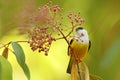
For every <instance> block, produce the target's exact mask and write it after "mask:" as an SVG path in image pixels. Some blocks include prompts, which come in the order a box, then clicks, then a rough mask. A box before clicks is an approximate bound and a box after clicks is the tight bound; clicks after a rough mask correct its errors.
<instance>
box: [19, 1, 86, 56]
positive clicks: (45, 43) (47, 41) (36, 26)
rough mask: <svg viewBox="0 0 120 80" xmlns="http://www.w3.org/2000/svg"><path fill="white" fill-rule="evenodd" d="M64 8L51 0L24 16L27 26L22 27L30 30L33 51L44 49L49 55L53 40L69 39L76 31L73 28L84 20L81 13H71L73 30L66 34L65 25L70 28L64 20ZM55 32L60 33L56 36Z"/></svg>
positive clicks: (27, 30)
mask: <svg viewBox="0 0 120 80" xmlns="http://www.w3.org/2000/svg"><path fill="white" fill-rule="evenodd" d="M62 10H63V9H62V8H60V7H59V6H58V5H52V2H49V3H47V4H45V5H44V6H43V7H40V8H38V9H37V10H32V12H31V13H30V14H29V15H26V16H24V18H26V17H27V18H26V20H25V23H26V26H23V27H21V30H23V32H29V36H30V40H29V44H30V47H31V49H32V50H33V51H36V50H38V51H39V52H41V51H43V52H45V54H46V55H47V54H48V51H49V49H50V45H51V43H52V41H55V40H58V39H64V38H66V39H67V38H68V37H69V36H70V35H71V33H72V32H73V31H74V30H73V29H74V28H75V27H76V26H78V25H81V24H82V23H83V22H84V19H83V18H81V16H80V13H78V14H76V15H74V14H73V13H69V14H68V16H67V17H68V18H69V20H70V23H72V26H71V29H72V30H70V31H69V32H68V34H67V35H64V31H65V29H63V27H66V28H67V30H68V26H67V25H64V23H63V21H62V19H63V18H64V17H63V15H62V14H61V13H60V12H61V11H62ZM33 12H34V13H33ZM23 21H24V20H23ZM69 29H70V28H69ZM54 33H56V34H59V35H58V36H57V37H56V36H54V35H53V34H54Z"/></svg>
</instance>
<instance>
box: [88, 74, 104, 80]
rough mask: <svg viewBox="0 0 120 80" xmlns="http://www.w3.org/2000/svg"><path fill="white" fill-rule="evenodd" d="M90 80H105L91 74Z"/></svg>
mask: <svg viewBox="0 0 120 80" xmlns="http://www.w3.org/2000/svg"><path fill="white" fill-rule="evenodd" d="M90 80H103V79H102V78H101V77H99V76H97V75H93V74H90Z"/></svg>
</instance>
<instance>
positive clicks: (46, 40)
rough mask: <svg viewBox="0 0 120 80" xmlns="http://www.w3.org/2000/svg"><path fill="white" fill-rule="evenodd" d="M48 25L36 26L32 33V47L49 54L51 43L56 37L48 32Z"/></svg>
mask: <svg viewBox="0 0 120 80" xmlns="http://www.w3.org/2000/svg"><path fill="white" fill-rule="evenodd" d="M47 29H48V27H43V28H34V29H33V30H32V31H31V33H30V36H31V40H30V41H29V42H30V47H31V49H32V50H33V51H35V50H38V51H39V52H41V51H43V52H45V55H48V51H49V48H50V45H51V43H52V41H53V40H55V39H54V38H52V36H51V33H49V34H48V33H47V32H46V30H47Z"/></svg>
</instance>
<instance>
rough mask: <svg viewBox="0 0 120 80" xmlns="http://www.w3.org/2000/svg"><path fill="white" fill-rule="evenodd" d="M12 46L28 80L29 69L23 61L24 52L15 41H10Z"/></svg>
mask: <svg viewBox="0 0 120 80" xmlns="http://www.w3.org/2000/svg"><path fill="white" fill-rule="evenodd" d="M12 47H13V49H14V52H15V56H16V58H17V62H18V64H19V65H20V66H21V68H22V69H23V71H24V73H25V75H26V77H27V78H28V80H30V71H29V68H28V67H27V65H26V63H25V54H24V51H23V49H22V47H21V46H20V45H19V44H18V43H17V42H12Z"/></svg>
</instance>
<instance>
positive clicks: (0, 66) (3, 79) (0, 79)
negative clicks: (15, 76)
mask: <svg viewBox="0 0 120 80" xmlns="http://www.w3.org/2000/svg"><path fill="white" fill-rule="evenodd" d="M0 80H12V66H11V64H10V63H9V62H8V61H7V60H6V59H5V58H4V57H3V56H0Z"/></svg>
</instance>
